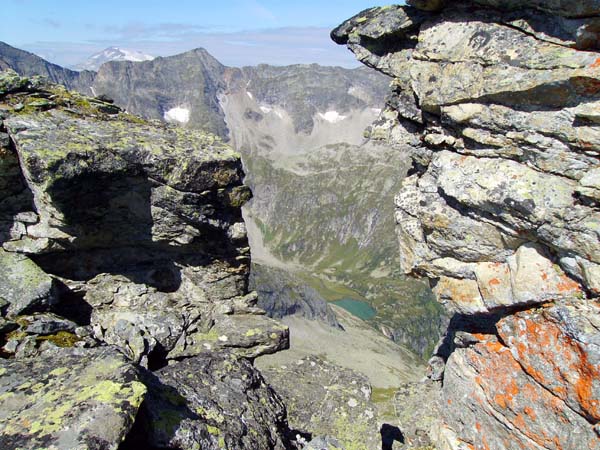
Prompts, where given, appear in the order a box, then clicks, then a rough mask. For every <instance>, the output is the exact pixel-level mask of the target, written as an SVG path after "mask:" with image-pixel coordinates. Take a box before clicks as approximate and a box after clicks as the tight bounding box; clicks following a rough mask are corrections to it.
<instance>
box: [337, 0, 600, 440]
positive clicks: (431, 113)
mask: <svg viewBox="0 0 600 450" xmlns="http://www.w3.org/2000/svg"><path fill="white" fill-rule="evenodd" d="M408 3H409V5H413V6H391V7H384V8H372V9H369V10H366V11H364V12H362V13H360V14H358V15H357V16H355V17H353V18H352V19H350V20H348V21H347V22H345V23H344V24H342V25H341V26H340V27H338V28H337V29H336V30H334V31H333V32H332V38H333V39H334V40H335V41H336V42H338V43H340V44H346V45H347V46H348V47H349V48H350V49H351V50H352V51H353V52H354V53H355V54H356V55H357V57H358V59H360V60H361V61H362V62H364V63H365V64H366V65H368V66H371V67H374V68H376V69H378V70H380V71H382V72H384V73H387V74H388V75H391V76H393V77H394V81H393V82H392V87H393V90H392V93H391V94H390V96H389V98H388V101H387V107H386V109H385V111H384V112H383V113H382V115H381V117H380V119H379V120H378V121H377V122H376V123H375V124H374V125H373V126H372V127H371V130H370V135H371V138H372V139H375V140H380V141H383V142H386V143H387V144H388V145H390V146H392V147H393V148H397V149H398V150H399V151H402V152H406V153H408V154H410V155H411V156H412V159H413V168H412V169H411V171H410V172H409V176H408V177H407V178H406V179H405V180H404V181H403V186H402V189H401V190H400V192H399V193H398V194H397V196H396V200H395V203H396V221H397V224H398V225H397V227H396V230H397V235H398V239H399V243H400V253H401V263H400V264H401V268H402V270H403V271H404V272H405V273H408V274H413V275H416V276H425V277H427V278H429V279H430V280H432V285H433V287H434V292H435V294H436V297H437V299H438V301H440V302H441V303H442V304H443V305H444V306H445V307H446V308H447V310H448V311H449V312H450V313H451V314H453V318H452V320H451V321H450V326H449V328H448V331H447V333H446V336H445V338H444V339H443V340H442V341H441V343H440V345H439V346H438V349H437V352H436V354H437V356H436V357H435V358H434V359H433V361H432V374H434V376H436V377H437V378H442V377H443V390H442V401H443V406H444V407H443V408H442V424H441V426H440V427H439V430H438V431H439V432H438V433H437V434H438V440H439V445H440V446H441V447H442V448H453V449H457V448H477V449H480V448H481V449H484V448H511V449H512V448H515V449H517V448H540V449H541V448H548V449H559V448H561V449H578V448H597V447H600V440H599V438H598V434H597V431H596V430H597V426H598V425H597V424H598V422H599V420H600V417H598V415H597V411H595V408H596V407H597V405H598V404H599V403H600V386H599V385H597V384H598V383H597V372H598V370H599V369H600V366H599V365H598V364H599V362H600V361H599V359H598V358H599V357H600V353H599V351H598V346H597V343H596V340H597V333H598V323H599V320H600V315H599V313H600V311H599V309H598V294H599V293H600V291H599V286H598V280H600V272H599V270H600V265H599V264H600V257H599V253H598V250H599V249H600V235H599V233H598V229H599V226H600V212H599V210H598V205H599V200H600V197H599V194H598V192H600V191H599V188H600V185H598V183H597V173H598V167H599V163H600V158H599V156H600V141H599V138H600V128H599V127H598V120H597V113H596V110H597V106H598V105H597V102H598V100H599V92H600V90H599V86H600V64H599V63H598V61H600V54H599V53H598V51H597V50H598V49H599V48H600V47H599V45H598V42H599V40H598V33H597V30H598V28H597V26H598V23H600V10H598V5H597V4H595V3H594V2H575V1H566V2H539V1H533V0H532V1H526V2H511V1H503V2H497V1H491V0H490V1H487V0H486V1H483V0H481V1H466V2H443V1H417V0H414V1H409V2H408ZM444 362H445V372H443V370H444V369H443V363H444ZM440 363H441V365H440ZM434 367H435V370H434Z"/></svg>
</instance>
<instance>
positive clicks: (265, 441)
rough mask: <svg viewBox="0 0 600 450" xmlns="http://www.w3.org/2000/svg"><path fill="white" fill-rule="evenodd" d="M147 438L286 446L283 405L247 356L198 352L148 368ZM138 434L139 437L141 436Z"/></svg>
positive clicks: (214, 445) (176, 445) (169, 444)
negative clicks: (245, 358) (164, 365)
mask: <svg viewBox="0 0 600 450" xmlns="http://www.w3.org/2000/svg"><path fill="white" fill-rule="evenodd" d="M146 376H147V380H146V382H147V383H148V386H149V394H148V397H147V399H146V403H145V406H144V409H143V412H144V417H145V420H146V427H147V428H146V430H147V431H143V432H141V434H142V435H146V433H147V439H148V444H150V445H152V446H154V447H159V448H172V449H183V450H188V449H190V450H191V449H197V448H202V449H207V450H209V449H215V450H217V449H223V448H228V449H243V448H246V449H265V450H268V449H281V450H283V449H285V448H286V446H285V442H287V436H286V432H287V423H286V420H285V418H286V413H285V407H284V405H283V403H282V402H281V400H280V399H279V397H278V396H277V395H276V394H275V393H274V392H273V390H272V389H271V388H270V387H269V386H268V385H267V384H266V383H265V381H264V379H263V378H262V376H261V375H260V373H259V372H258V371H257V370H256V369H255V368H254V367H252V365H251V364H250V363H249V362H248V361H247V360H243V359H242V360H240V359H238V358H236V357H235V356H234V355H232V354H228V353H225V352H223V353H220V354H219V356H218V357H212V356H199V357H195V358H190V359H186V360H185V361H182V362H180V363H177V364H174V365H172V366H169V367H165V368H164V369H161V370H159V371H157V372H155V373H154V374H150V373H148V374H147V375H146ZM141 439H142V440H143V437H142V438H141Z"/></svg>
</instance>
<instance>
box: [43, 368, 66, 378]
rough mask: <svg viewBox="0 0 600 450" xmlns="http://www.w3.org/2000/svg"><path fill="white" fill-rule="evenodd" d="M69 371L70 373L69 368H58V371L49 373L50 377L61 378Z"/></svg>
mask: <svg viewBox="0 0 600 450" xmlns="http://www.w3.org/2000/svg"><path fill="white" fill-rule="evenodd" d="M68 371H69V369H68V368H67V367H57V368H56V369H54V370H51V371H50V372H49V373H48V375H51V376H53V377H60V376H61V375H64V374H65V373H67V372H68Z"/></svg>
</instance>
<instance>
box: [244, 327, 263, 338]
mask: <svg viewBox="0 0 600 450" xmlns="http://www.w3.org/2000/svg"><path fill="white" fill-rule="evenodd" d="M261 333H262V330H261V329H260V328H251V329H250V330H248V331H246V333H245V334H244V335H245V336H246V337H253V336H256V335H259V334H261Z"/></svg>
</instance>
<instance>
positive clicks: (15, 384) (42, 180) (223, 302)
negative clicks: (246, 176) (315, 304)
mask: <svg viewBox="0 0 600 450" xmlns="http://www.w3.org/2000/svg"><path fill="white" fill-rule="evenodd" d="M0 119H1V122H0V123H1V126H0V144H1V145H0V166H1V169H2V170H1V172H0V204H1V205H2V206H1V208H0V210H1V212H0V243H1V245H2V248H1V249H0V274H1V276H2V282H1V283H0V307H1V312H2V317H1V318H0V341H1V342H0V345H1V351H0V352H1V356H2V358H3V359H0V405H1V407H0V410H1V411H2V413H1V414H0V446H1V447H2V448H7V449H8V448H22V449H34V448H35V449H37V448H52V449H65V450H67V449H68V450H72V449H88V448H89V449H117V448H173V449H175V448H177V449H180V448H189V449H192V448H198V445H200V444H199V443H201V448H203V449H211V448H214V449H217V448H248V449H249V448H254V449H257V448H260V449H262V448H264V449H269V448H281V449H283V448H286V447H287V446H289V445H290V444H289V440H288V434H289V433H288V427H287V419H286V409H285V407H284V405H283V404H282V401H281V399H280V398H279V397H278V396H277V394H276V393H274V392H273V391H272V389H271V388H269V387H268V386H267V385H266V383H265V382H264V381H263V379H262V377H261V376H260V374H259V373H258V371H257V370H256V369H255V368H254V366H253V365H252V360H253V359H254V358H255V357H257V356H259V355H262V354H266V353H272V352H275V351H278V350H280V349H283V348H286V347H287V346H288V344H289V338H288V330H287V328H286V327H285V326H283V325H280V324H278V323H277V322H275V321H274V320H272V319H270V318H268V317H266V316H265V315H264V311H263V310H261V309H260V308H258V307H257V306H256V302H257V298H256V294H254V293H250V292H249V291H248V273H249V249H248V242H247V238H246V232H245V226H244V223H243V220H242V216H241V206H242V205H243V204H244V202H246V201H247V200H248V199H249V198H250V196H251V193H250V191H249V189H248V188H246V187H245V186H244V185H243V184H242V177H243V172H242V168H241V162H240V157H239V155H238V154H237V153H236V152H235V151H233V150H232V149H231V148H230V147H229V146H227V145H226V144H224V143H223V142H221V140H220V139H219V138H217V137H215V136H212V135H209V134H205V133H202V132H197V131H191V132H188V131H185V132H184V131H183V130H182V129H180V128H176V127H174V126H171V125H165V124H161V123H158V122H149V121H146V120H142V119H139V118H138V117H135V116H131V115H129V114H127V113H125V112H123V111H122V110H121V109H120V108H118V107H117V106H115V105H113V104H112V103H110V102H106V101H104V100H101V99H96V98H89V97H85V96H83V95H80V94H77V93H73V92H69V91H67V90H66V89H65V88H64V87H62V86H59V85H55V84H52V83H50V82H48V81H47V80H45V79H42V78H38V77H32V78H25V77H21V76H19V75H17V74H16V73H15V72H12V71H5V72H1V73H0ZM119 446H121V447H119Z"/></svg>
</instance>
